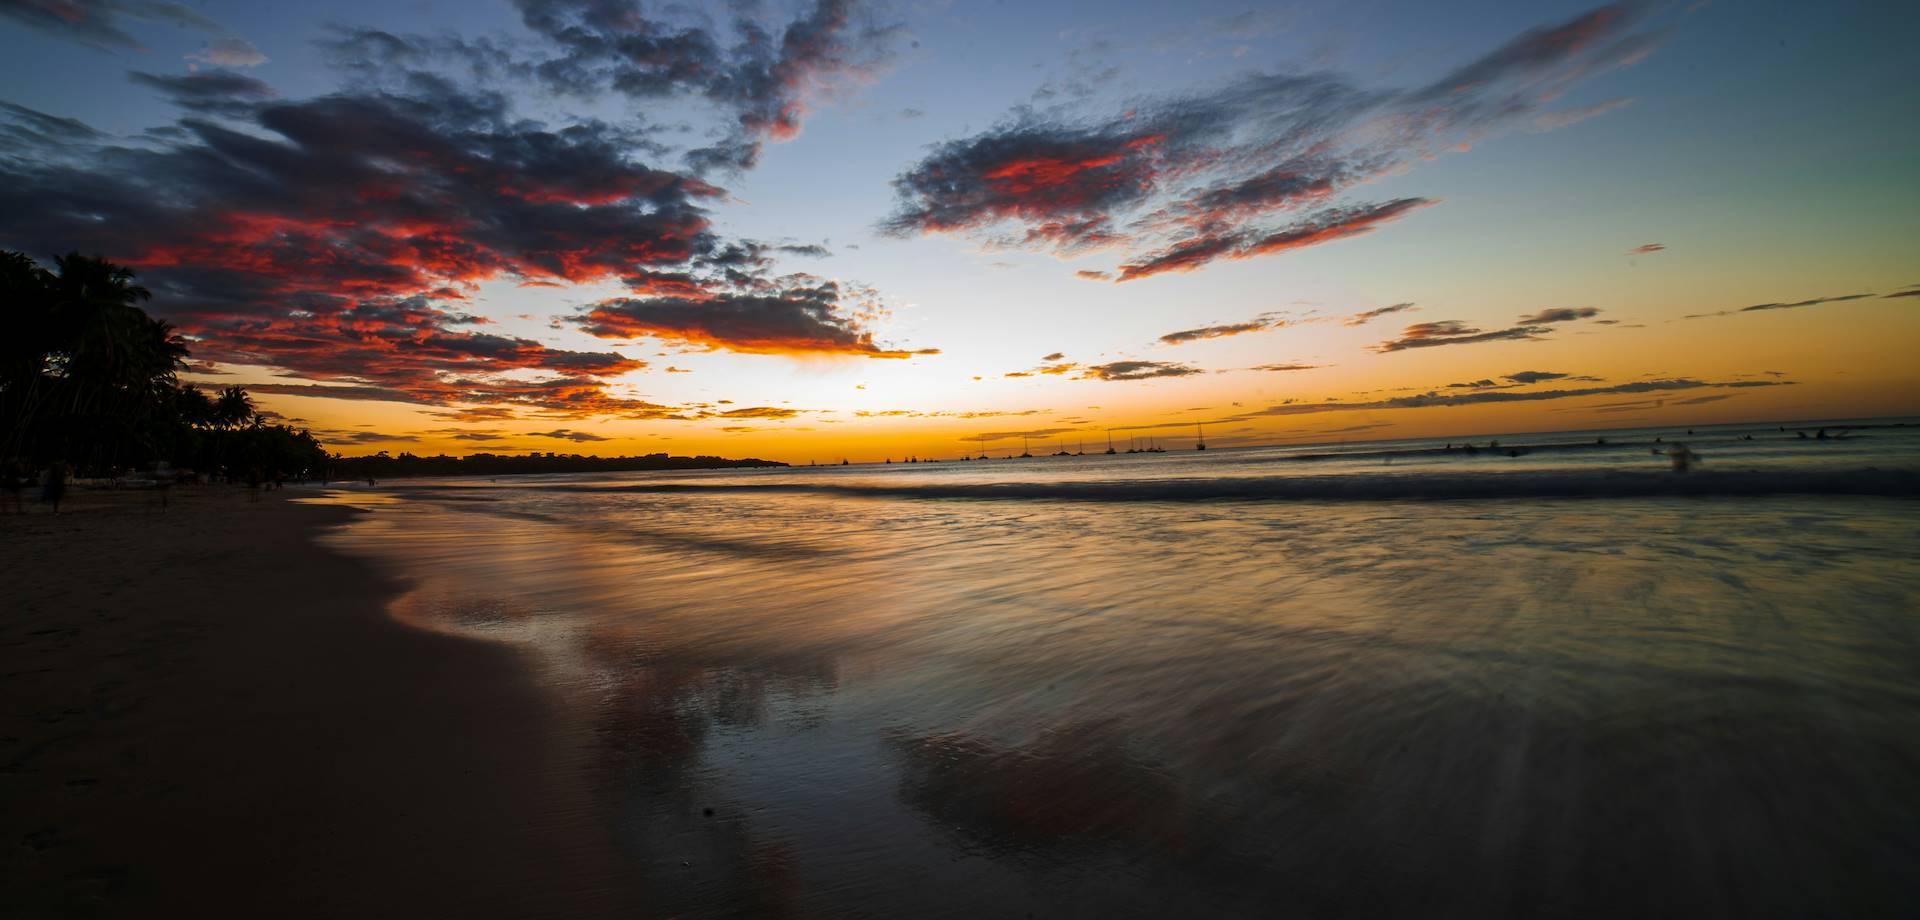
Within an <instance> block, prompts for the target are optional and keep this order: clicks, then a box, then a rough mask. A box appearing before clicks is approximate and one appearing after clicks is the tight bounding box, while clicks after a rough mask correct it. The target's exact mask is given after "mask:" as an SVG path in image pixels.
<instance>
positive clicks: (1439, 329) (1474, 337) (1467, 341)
mask: <svg viewBox="0 0 1920 920" xmlns="http://www.w3.org/2000/svg"><path fill="white" fill-rule="evenodd" d="M1549 331H1551V330H1550V329H1548V328H1547V327H1546V326H1512V327H1509V328H1506V329H1496V330H1493V331H1491V332H1483V331H1481V330H1479V329H1475V328H1472V327H1469V326H1467V325H1466V324H1465V323H1462V322H1460V321H1459V320H1452V319H1450V320H1442V321H1440V322H1437V323H1415V324H1413V325H1411V326H1408V327H1407V328H1406V329H1405V330H1403V331H1402V332H1401V333H1400V338H1397V339H1392V340H1389V341H1385V342H1381V343H1380V344H1378V345H1375V346H1373V350H1374V351H1377V352H1381V353H1386V352H1393V351H1405V350H1406V349H1409V348H1432V347H1434V346H1437V345H1474V344H1478V343H1480V342H1497V341H1503V340H1531V339H1536V338H1538V337H1539V336H1540V335H1541V334H1542V333H1545V332H1549Z"/></svg>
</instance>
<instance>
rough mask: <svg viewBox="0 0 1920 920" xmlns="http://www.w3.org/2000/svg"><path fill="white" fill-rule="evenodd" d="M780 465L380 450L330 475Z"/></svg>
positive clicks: (339, 460)
mask: <svg viewBox="0 0 1920 920" xmlns="http://www.w3.org/2000/svg"><path fill="white" fill-rule="evenodd" d="M772 466H786V464H785V463H781V462H779V461H777V460H755V459H746V460H729V459H727V458H725V457H709V456H706V455H701V456H698V457H671V456H668V455H666V454H643V455H641V456H638V457H593V456H587V455H584V454H559V453H545V454H542V453H530V454H490V453H480V454H468V455H466V456H464V457H450V456H447V455H445V454H442V455H439V456H433V457H421V456H416V455H414V454H410V453H404V452H403V453H401V454H399V455H397V456H390V455H389V454H388V453H387V452H386V451H384V450H383V451H381V452H379V453H377V454H373V455H371V456H366V457H336V458H334V461H333V471H334V475H336V476H337V477H339V478H342V479H392V478H396V477H404V476H518V475H523V474H528V473H615V472H631V471H635V470H717V469H739V468H746V467H772Z"/></svg>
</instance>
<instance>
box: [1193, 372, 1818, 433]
mask: <svg viewBox="0 0 1920 920" xmlns="http://www.w3.org/2000/svg"><path fill="white" fill-rule="evenodd" d="M1793 385H1794V382H1793V381H1791V380H1731V381H1718V382H1716V381H1706V380H1696V379H1693V378H1687V377H1679V378H1667V379H1659V380H1640V381H1635V382H1632V383H1620V384H1613V385H1610V386H1601V387H1580V388H1576V389H1561V390H1508V389H1495V390H1476V391H1474V392H1469V393H1451V394H1443V393H1438V392H1428V393H1422V394H1418V395H1414V396H1398V397H1394V398H1391V399H1377V400H1369V401H1364V402H1339V401H1328V402H1318V403H1308V402H1284V403H1279V404H1277V405H1272V406H1268V407H1267V408H1265V409H1261V410H1258V411H1255V412H1249V413H1245V414H1243V415H1238V416H1234V417H1232V418H1228V419H1222V420H1221V421H1227V422H1238V421H1247V420H1249V419H1255V418H1266V417H1272V416H1287V415H1314V414H1319V413H1325V412H1351V411H1356V410H1361V411H1384V410H1391V409H1428V408H1444V407H1457V406H1469V405H1482V404H1488V403H1517V402H1549V401H1555V400H1562V399H1580V398H1584V397H1588V396H1616V395H1623V394H1640V393H1667V392H1679V391H1687V390H1703V389H1723V390H1725V389H1750V388H1753V387H1772V386H1793ZM1586 408H1595V407H1586Z"/></svg>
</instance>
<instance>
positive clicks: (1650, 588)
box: [339, 491, 1920, 916]
mask: <svg viewBox="0 0 1920 920" xmlns="http://www.w3.org/2000/svg"><path fill="white" fill-rule="evenodd" d="M499 497H500V499H501V500H500V501H498V502H490V503H473V502H460V503H449V504H438V503H435V502H432V501H418V500H416V501H413V502H410V503H407V504H406V506H405V507H404V508H393V509H388V510H386V511H382V512H380V513H376V514H375V515H372V516H370V520H368V521H364V522H361V523H359V524H356V525H355V526H354V527H353V528H351V529H349V530H347V531H345V532H343V533H342V534H341V536H340V537H339V540H340V541H341V543H342V545H345V546H348V547H350V548H355V549H357V550H359V551H361V552H372V553H375V554H376V555H378V556H380V557H382V558H384V559H386V560H387V561H388V562H389V564H392V565H394V566H396V567H398V568H400V569H402V570H404V571H405V572H406V573H408V575H409V577H411V578H413V579H414V581H415V584H416V590H415V591H414V593H413V594H411V595H409V597H408V598H407V599H406V600H405V601H404V602H403V603H402V605H401V607H400V609H398V610H397V611H396V613H397V615H399V616H400V617H401V618H402V619H404V620H407V621H409V622H415V623H417V624H420V625H423V626H425V627H427V628H437V629H447V630H451V631H455V632H459V633H463V634H468V635H480V636H486V637H489V638H494V639H497V640H501V641H507V642H511V643H514V644H516V645H519V646H521V647H524V648H526V649H528V650H530V651H531V652H532V653H533V654H535V655H536V656H537V658H538V659H539V661H540V662H541V664H542V670H543V673H544V674H545V675H546V676H547V680H548V684H549V686H550V687H551V688H552V690H553V692H555V693H556V694H558V695H559V696H560V697H561V698H562V699H563V700H564V706H563V709H564V710H565V711H566V712H568V713H569V714H570V716H569V720H570V721H569V724H568V726H567V727H566V730H567V731H568V732H569V733H570V736H571V738H572V743H573V744H574V746H575V747H576V748H577V750H578V752H579V754H578V764H577V767H578V769H579V770H581V771H582V773H583V774H584V775H585V776H586V777H587V781H588V782H589V783H590V785H591V787H592V789H593V791H594V802H595V805H594V809H595V813H594V814H591V815H582V816H579V820H581V821H586V822H592V823H594V824H595V825H597V826H599V827H600V828H602V830H603V832H604V833H605V834H607V835H608V837H609V838H610V839H612V840H613V841H615V842H616V844H617V849H618V850H619V852H620V853H622V854H624V857H623V858H624V859H625V860H626V861H627V862H626V870H627V873H628V876H627V881H628V882H629V883H630V884H631V885H632V887H633V891H634V892H635V893H637V894H638V895H639V896H640V897H641V898H642V899H643V900H644V901H645V902H646V903H648V904H650V905H654V906H656V907H657V908H658V910H659V913H660V914H661V915H682V916H728V915H829V916H896V915H902V914H911V915H939V916H973V915H978V914H980V913H982V912H983V911H984V912H986V913H991V914H997V915H1013V916H1019V915H1022V914H1024V913H1027V912H1033V913H1035V914H1040V913H1046V914H1048V915H1059V914H1066V915H1070V916H1114V915H1131V916H1150V915H1167V914H1195V913H1206V914H1214V915H1239V916H1268V915H1271V914H1272V913H1274V912H1275V911H1276V910H1281V909H1284V910H1286V911H1287V912H1292V913H1302V914H1306V915H1310V916H1318V915H1329V914H1363V915H1377V914H1419V915H1425V916H1487V915H1507V916H1521V915H1538V914H1541V913H1618V914H1645V913H1684V914H1689V915H1710V916H1711V915H1721V916H1732V915H1742V914H1751V913H1755V912H1760V913H1766V912H1774V911H1778V912H1781V913H1789V914H1791V913H1802V912H1818V911H1822V910H1827V909H1829V908H1832V907H1834V906H1836V905H1838V906H1843V907H1847V908H1849V909H1850V910H1851V911H1852V912H1855V913H1872V912H1874V911H1875V910H1876V909H1880V910H1884V909H1885V908H1886V906H1887V905H1890V904H1895V903H1899V902H1900V901H1901V900H1902V899H1903V897H1904V896H1905V895H1907V894H1909V893H1912V892H1914V891H1915V890H1916V889H1917V888H1920V884H1917V880H1916V876H1915V870H1914V868H1913V865H1914V864H1915V861H1914V860H1910V859H1906V857H1910V856H1916V855H1920V789H1917V788H1916V784H1915V782H1914V780H1913V779H1912V777H1913V776H1914V775H1917V774H1916V770H1915V767H1916V766H1920V681H1916V680H1915V678H1916V677H1920V673H1917V672H1916V671H1915V670H1914V665H1913V662H1914V661H1915V660H1920V655H1916V654H1915V653H1916V651H1920V628H1916V626H1915V625H1914V624H1913V622H1912V621H1911V618H1910V616H1909V611H1910V610H1911V609H1912V603H1913V601H1914V600H1915V599H1916V598H1920V571H1916V567H1915V566H1914V565H1913V564H1912V563H1911V558H1910V556H1908V555H1907V554H1905V553H1904V552H1903V550H1902V548H1903V547H1906V548H1911V547H1913V546H1915V545H1920V541H1917V540H1916V537H1917V536H1920V535H1917V534H1916V532H1915V530H1914V527H1913V525H1912V523H1911V520H1910V519H1909V518H1908V516H1907V515H1906V513H1905V511H1906V509H1905V505H1904V503H1900V502H1885V501H1880V502H1875V501H1864V500H1852V501H1853V503H1852V504H1847V505H1839V504H1836V503H1835V501H1834V500H1832V499H1819V500H1789V499H1783V500H1778V501H1776V502H1775V503H1774V504H1772V505H1770V506H1768V507H1767V508H1765V509H1762V512H1761V513H1762V515H1763V517H1764V519H1765V520H1767V521H1776V522H1777V521H1780V520H1790V521H1792V524H1793V526H1792V528H1791V529H1790V530H1780V529H1778V528H1774V529H1761V528H1757V527H1756V526H1755V522H1756V521H1757V520H1759V519H1758V518H1755V517H1753V514H1754V513H1755V512H1754V511H1753V510H1752V509H1751V508H1749V507H1744V506H1734V505H1724V504H1723V505H1708V504H1682V503H1670V502H1669V503H1661V502H1626V501H1621V502H1614V503H1572V502H1569V503H1545V504H1537V503H1536V504H1519V503H1480V504H1453V505H1445V506H1431V505H1427V506H1422V505H1403V504H1401V505H1397V504H1391V503H1380V504H1353V503H1346V504H1339V505H1328V506H1274V505H1270V504H1269V505H1239V504H1187V505H1181V504H1151V505H1144V506H1140V507H1136V508H1130V509H1127V510H1124V511H1116V510H1113V509H1105V508H1089V507H1087V506H1084V505H1075V504H1066V503H1062V504H1047V503H1036V504H1025V505H1012V506H1008V505H1002V504H995V503H956V502H894V501H872V502H848V501H843V500H823V499H819V498H817V497H810V496H795V495H775V496H766V497H761V498H754V499H748V498H742V497H738V496H726V497H713V498H705V499H698V500H695V499H689V498H686V497H684V496H675V497H669V498H662V497H660V496H654V495H648V494H644V493H641V494H634V495H624V496H614V497H607V496H604V495H594V496H588V497H584V498H583V497H581V496H579V495H574V494H567V493H550V492H548V493H519V494H515V493H509V492H504V491H503V494H502V495H501V496H499ZM703 503H707V504H703ZM722 510H724V511H726V512H727V514H721V513H720V512H721V511H722ZM728 514H730V515H732V517H729V516H727V515H728ZM383 516H384V520H382V518H383ZM726 520H744V521H751V522H753V524H752V526H749V527H739V528H736V529H733V530H725V529H722V527H721V525H720V524H719V523H718V522H720V521H726ZM635 532H640V533H644V534H645V537H644V538H643V539H639V540H633V539H626V538H624V537H623V536H622V535H623V534H629V533H635ZM1388 536H1391V540H1390V541H1389V540H1387V539H1385V537H1388Z"/></svg>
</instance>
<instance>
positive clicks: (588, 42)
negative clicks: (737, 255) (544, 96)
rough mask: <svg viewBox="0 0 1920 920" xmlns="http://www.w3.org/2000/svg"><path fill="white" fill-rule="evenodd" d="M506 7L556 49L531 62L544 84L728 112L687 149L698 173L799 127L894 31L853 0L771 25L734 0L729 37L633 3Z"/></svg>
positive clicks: (877, 62) (854, 78) (756, 151)
mask: <svg viewBox="0 0 1920 920" xmlns="http://www.w3.org/2000/svg"><path fill="white" fill-rule="evenodd" d="M514 5H515V6H516V7H517V8H518V9H519V11H520V18H521V21H522V22H523V23H524V24H525V25H526V27H527V28H528V29H530V30H532V31H533V32H534V33H535V34H537V35H540V36H542V37H544V38H545V39H547V40H548V41H549V42H550V43H551V44H552V45H553V46H554V47H555V48H556V49H557V51H558V53H557V54H556V55H553V56H549V57H546V58H544V59H541V60H538V61H537V62H536V63H534V64H533V67H532V70H533V73H534V75H535V76H536V77H537V78H538V79H539V80H540V81H541V82H542V83H543V84H545V85H546V87H547V88H548V89H550V90H552V91H555V92H559V93H563V94H569V95H576V96H593V95H597V94H599V93H601V92H604V91H612V92H615V93H619V94H622V95H624V96H626V97H628V98H630V99H632V100H634V101H637V102H650V101H653V100H656V99H659V98H662V97H667V96H673V95H682V94H686V95H697V96H700V97H703V98H705V99H706V100H707V101H709V102H711V103H714V104H717V105H720V106H723V107H725V108H726V109H727V110H729V111H731V112H732V114H733V118H734V125H733V128H732V130H731V131H729V132H728V133H727V135H726V136H724V137H722V138H721V139H719V140H717V141H715V142H714V143H713V144H712V145H710V146H707V147H703V148H700V149H698V150H695V151H693V152H691V153H690V154H689V155H688V162H689V163H690V164H691V165H693V166H694V167H695V168H696V169H700V170H708V169H726V170H740V169H749V168H752V167H753V166H754V165H755V164H756V163H757V162H758V160H759V157H760V151H761V147H762V145H763V144H765V143H766V142H767V141H784V140H788V139H791V138H793V137H795V136H797V135H799V133H800V128H801V122H802V120H803V118H804V117H805V115H806V112H807V110H808V108H809V107H810V106H811V105H812V104H813V103H814V101H815V100H817V99H818V98H820V97H821V96H822V95H823V94H825V93H828V92H831V91H832V90H833V89H834V88H835V87H837V86H841V85H845V84H848V83H857V82H862V81H865V80H867V79H870V78H871V77H872V76H873V75H874V74H876V73H877V72H878V71H879V70H880V69H881V68H883V67H884V66H885V65H886V63H887V62H888V60H889V59H890V58H891V56H892V53H893V50H892V49H893V45H894V43H895V40H896V39H897V38H899V36H900V34H901V30H900V29H899V27H897V26H892V25H884V24H879V23H876V22H874V21H872V16H871V14H870V12H869V11H868V10H867V9H866V7H865V5H864V4H861V3H858V2H855V0H816V2H815V3H813V5H812V6H811V7H810V8H809V9H808V10H807V11H806V12H805V13H804V14H803V15H801V16H799V17H798V18H796V19H793V20H792V21H790V22H786V23H783V24H779V25H772V24H769V23H765V22H762V21H760V20H759V19H757V18H755V17H754V15H753V14H754V13H757V12H758V10H757V9H756V7H757V4H746V3H742V4H736V5H735V6H734V9H735V10H736V11H737V12H738V13H739V14H740V15H738V16H736V18H735V19H734V20H733V22H732V23H731V26H732V33H733V38H734V41H733V43H732V44H731V45H729V44H727V36H725V35H723V34H721V33H719V32H716V31H715V30H713V29H710V28H707V27H706V26H704V25H682V24H675V23H670V22H667V21H665V20H662V19H658V18H653V17H650V16H649V15H648V14H647V13H646V12H645V11H644V10H643V9H642V7H641V4H640V3H639V2H638V0H515V4H514ZM668 9H669V10H671V9H672V8H671V7H668Z"/></svg>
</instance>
